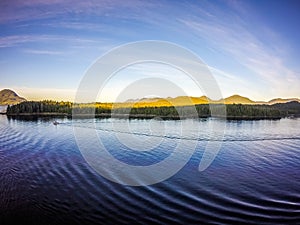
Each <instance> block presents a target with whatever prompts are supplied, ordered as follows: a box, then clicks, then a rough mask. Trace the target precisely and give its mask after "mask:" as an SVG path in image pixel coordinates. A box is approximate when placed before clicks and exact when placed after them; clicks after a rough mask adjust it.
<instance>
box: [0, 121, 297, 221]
mask: <svg viewBox="0 0 300 225" xmlns="http://www.w3.org/2000/svg"><path fill="white" fill-rule="evenodd" d="M55 120H57V121H59V122H60V124H59V125H58V126H54V125H53V124H52V121H53V119H52V118H35V119H34V120H31V119H29V120H24V119H23V120H22V119H14V118H10V119H7V118H6V116H0V163H1V170H0V178H1V182H0V208H1V210H0V213H1V215H0V217H1V221H3V223H2V222H1V224H13V223H14V222H16V221H22V223H24V224H26V223H30V224H203V223H214V224H220V223H221V224H232V223H234V222H238V223H248V224H261V223H264V224H297V223H299V221H300V175H299V171H300V147H299V146H300V130H299V125H300V120H298V119H294V120H292V119H282V120H277V121H270V120H261V121H232V122H226V130H225V134H224V137H223V139H224V142H223V144H222V148H221V150H220V152H219V154H218V155H217V157H216V159H215V160H214V161H213V163H212V165H211V166H210V167H209V168H208V169H207V170H205V171H203V172H201V173H200V172H198V165H199V162H200V160H201V157H202V155H203V150H204V148H205V146H206V144H207V142H208V141H220V140H219V139H218V138H216V137H214V133H213V132H208V131H209V128H210V126H212V123H215V124H213V125H216V126H217V125H218V124H217V123H224V121H218V120H211V119H206V120H203V119H202V120H186V121H151V122H150V121H149V120H130V121H128V120H112V119H103V120H101V119H95V120H77V121H74V124H72V121H71V120H69V119H66V118H56V119H55ZM112 122H113V123H112ZM180 123H187V124H188V126H187V127H189V130H188V132H186V133H185V136H182V134H181V133H180V129H179V127H180V126H179V125H180ZM128 124H129V125H128ZM73 125H74V126H80V127H85V128H91V129H94V128H96V130H97V134H98V136H99V138H101V140H102V142H103V143H104V144H106V146H107V147H108V149H109V151H110V153H111V154H112V155H113V156H114V157H115V158H117V159H119V160H122V161H124V162H126V163H129V164H133V165H149V164H153V163H156V162H158V161H160V160H163V159H164V158H166V157H167V156H168V155H169V154H170V153H171V152H172V151H173V149H174V146H176V144H177V142H178V141H182V140H183V141H186V142H189V141H190V140H195V139H196V140H198V141H199V142H198V145H197V148H196V150H195V153H194V154H193V156H192V158H191V159H190V161H189V162H188V164H187V165H185V167H183V169H182V170H180V171H179V172H178V173H177V174H176V175H174V176H173V177H171V178H169V179H168V180H165V181H164V182H161V183H158V184H155V185H151V186H141V187H131V186H123V185H119V184H116V183H113V182H110V181H108V180H106V179H105V178H103V177H101V176H100V175H98V174H97V173H96V172H95V171H94V170H93V169H92V168H91V167H90V166H89V165H88V164H87V163H86V162H85V161H84V159H83V157H82V155H81V153H80V151H79V149H78V147H77V145H76V141H75V138H74V134H73V127H72V126H73ZM128 128H129V129H128ZM128 131H129V132H128ZM196 131H197V132H199V135H197V133H196ZM131 133H134V135H133V136H132V135H130V134H131ZM128 138H131V139H130V141H131V145H133V146H134V147H135V148H139V144H137V143H139V142H138V141H137V140H142V141H141V143H144V146H143V147H145V148H146V151H134V150H130V147H132V146H126V145H122V146H121V145H120V142H119V140H124V139H128ZM93 141H95V140H90V139H89V137H87V138H86V145H91V144H92V143H93ZM148 143H150V144H153V143H154V144H155V143H156V144H157V145H153V146H155V148H153V149H149V146H150V147H151V145H150V144H148ZM136 150H137V149H136Z"/></svg>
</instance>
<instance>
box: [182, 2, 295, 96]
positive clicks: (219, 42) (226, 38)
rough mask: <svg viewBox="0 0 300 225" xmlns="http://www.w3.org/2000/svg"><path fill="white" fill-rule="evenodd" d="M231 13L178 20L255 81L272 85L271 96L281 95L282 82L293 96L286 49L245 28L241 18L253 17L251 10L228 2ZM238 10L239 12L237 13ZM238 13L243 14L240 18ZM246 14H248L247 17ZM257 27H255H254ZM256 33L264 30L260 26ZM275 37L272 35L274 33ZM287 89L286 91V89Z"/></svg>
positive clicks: (280, 42) (219, 11) (293, 73)
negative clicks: (244, 68) (250, 73)
mask: <svg viewBox="0 0 300 225" xmlns="http://www.w3.org/2000/svg"><path fill="white" fill-rule="evenodd" d="M229 5H230V6H231V7H233V8H232V13H231V14H230V15H227V17H226V18H223V17H222V16H221V14H222V13H223V11H221V10H220V9H218V8H216V7H214V8H213V12H212V14H214V15H215V16H214V17H210V18H208V17H207V16H206V17H205V15H204V19H199V17H198V18H197V19H181V20H180V22H181V23H182V24H184V25H185V26H187V27H188V28H189V29H191V30H192V31H193V32H194V34H196V35H198V37H201V38H204V39H206V41H208V42H209V43H211V44H212V45H213V46H215V47H216V48H218V49H221V50H222V51H224V52H225V53H226V54H230V55H231V56H232V57H234V58H235V60H236V61H238V62H239V63H240V64H242V65H244V66H246V67H247V68H248V69H249V70H251V71H253V72H255V74H256V75H257V76H258V78H261V79H263V80H264V81H265V82H266V83H269V84H271V85H270V86H268V87H267V88H270V87H271V88H272V90H271V91H272V93H273V94H276V93H278V94H279V95H280V89H282V85H283V83H284V82H286V83H287V86H288V89H289V93H290V94H295V93H297V91H298V87H299V84H300V83H299V78H298V77H297V74H296V73H295V72H294V71H293V70H292V69H290V68H288V67H287V66H286V65H285V63H284V54H283V53H285V52H286V51H287V50H286V46H285V43H284V42H283V41H279V40H278V38H275V37H274V36H273V37H271V36H270V35H268V34H264V35H265V36H267V37H268V38H269V40H267V41H268V42H269V43H268V44H266V43H264V42H263V41H261V40H260V38H259V36H258V35H257V34H256V33H253V31H250V29H249V28H248V27H249V26H250V25H249V24H247V23H246V22H245V21H244V20H243V17H245V16H247V17H248V19H249V17H250V14H252V13H253V14H254V12H253V11H248V12H246V11H245V10H243V9H244V8H243V7H241V6H240V5H238V4H236V2H234V1H233V2H231V3H230V4H229ZM237 9H238V11H237ZM241 12H242V13H243V14H242V15H241ZM246 13H247V14H246ZM253 25H255V26H258V24H253ZM257 30H264V27H263V25H261V27H257ZM273 34H274V33H273ZM285 89H286V88H285Z"/></svg>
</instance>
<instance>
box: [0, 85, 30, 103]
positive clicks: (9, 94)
mask: <svg viewBox="0 0 300 225" xmlns="http://www.w3.org/2000/svg"><path fill="white" fill-rule="evenodd" d="M24 101H26V99H25V98H22V97H20V96H18V95H17V94H16V93H15V92H14V91H12V90H9V89H3V90H2V91H0V105H14V104H18V103H20V102H24Z"/></svg>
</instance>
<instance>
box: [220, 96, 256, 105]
mask: <svg viewBox="0 0 300 225" xmlns="http://www.w3.org/2000/svg"><path fill="white" fill-rule="evenodd" d="M224 100H225V104H255V102H254V101H252V100H250V99H249V98H246V97H243V96H240V95H232V96H230V97H228V98H225V99H224Z"/></svg>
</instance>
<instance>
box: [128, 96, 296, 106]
mask: <svg viewBox="0 0 300 225" xmlns="http://www.w3.org/2000/svg"><path fill="white" fill-rule="evenodd" d="M293 101H296V102H299V103H300V99H299V98H286V99H282V98H275V99H272V100H270V101H267V102H265V101H253V100H251V99H249V98H247V97H243V96H240V95H232V96H230V97H228V98H224V99H220V100H211V99H210V98H208V97H206V96H201V97H189V96H178V97H175V98H171V97H168V98H141V99H129V100H127V101H126V103H135V104H139V105H164V106H167V105H175V106H180V105H195V104H208V103H225V104H244V105H263V104H265V105H273V104H277V103H287V102H293Z"/></svg>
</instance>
